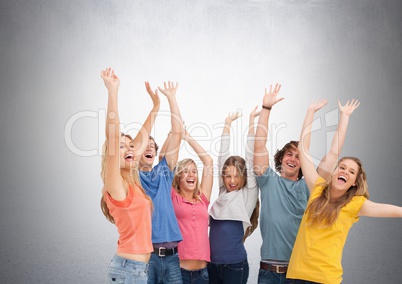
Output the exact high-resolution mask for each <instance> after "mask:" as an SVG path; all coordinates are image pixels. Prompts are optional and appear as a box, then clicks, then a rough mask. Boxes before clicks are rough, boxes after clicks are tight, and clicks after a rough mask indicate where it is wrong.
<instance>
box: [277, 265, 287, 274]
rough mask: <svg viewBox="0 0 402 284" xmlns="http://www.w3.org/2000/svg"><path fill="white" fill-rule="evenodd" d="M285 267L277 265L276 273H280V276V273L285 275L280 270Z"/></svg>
mask: <svg viewBox="0 0 402 284" xmlns="http://www.w3.org/2000/svg"><path fill="white" fill-rule="evenodd" d="M283 267H285V266H280V265H276V266H275V272H276V273H279V274H280V273H284V272H281V271H280V269H281V268H283Z"/></svg>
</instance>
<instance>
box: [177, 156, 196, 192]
mask: <svg viewBox="0 0 402 284" xmlns="http://www.w3.org/2000/svg"><path fill="white" fill-rule="evenodd" d="M179 178H180V179H179V182H178V184H179V188H180V191H191V192H193V191H194V190H196V189H197V186H198V170H197V166H196V165H195V164H194V163H193V162H190V163H188V164H187V165H186V166H185V167H184V168H183V170H182V171H181V173H180V177H179Z"/></svg>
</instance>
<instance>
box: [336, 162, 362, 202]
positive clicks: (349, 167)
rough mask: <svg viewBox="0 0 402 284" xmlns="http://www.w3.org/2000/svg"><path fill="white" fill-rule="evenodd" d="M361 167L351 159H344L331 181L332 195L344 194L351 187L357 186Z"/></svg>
mask: <svg viewBox="0 0 402 284" xmlns="http://www.w3.org/2000/svg"><path fill="white" fill-rule="evenodd" d="M358 174H359V165H358V164H357V163H356V162H355V161H353V160H351V159H343V160H341V161H340V162H339V165H338V166H337V167H336V169H335V171H334V173H333V174H332V181H331V190H332V192H331V194H333V195H335V196H337V195H339V194H344V193H345V192H346V191H347V190H348V189H349V188H350V187H352V186H355V185H356V179H357V175H358Z"/></svg>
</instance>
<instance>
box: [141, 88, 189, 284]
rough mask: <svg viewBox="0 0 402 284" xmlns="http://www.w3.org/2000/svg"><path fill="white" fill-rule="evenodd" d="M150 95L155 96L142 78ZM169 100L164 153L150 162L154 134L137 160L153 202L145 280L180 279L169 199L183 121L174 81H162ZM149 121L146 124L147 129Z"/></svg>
mask: <svg viewBox="0 0 402 284" xmlns="http://www.w3.org/2000/svg"><path fill="white" fill-rule="evenodd" d="M146 87H147V91H148V93H149V94H150V95H151V97H155V96H157V90H155V92H153V91H152V89H151V88H150V86H149V83H148V82H146ZM158 89H159V91H160V92H161V93H162V94H164V95H165V96H166V97H167V99H168V102H169V107H170V112H171V124H172V126H171V127H172V128H171V129H172V131H171V133H170V134H169V136H168V139H167V142H165V145H164V148H165V153H164V157H163V158H162V159H161V160H160V162H159V164H157V165H156V166H153V163H154V160H155V156H156V155H157V152H158V145H157V144H156V143H155V140H154V138H152V137H149V141H148V145H147V148H146V150H145V152H144V154H143V155H142V156H141V158H140V161H139V169H140V179H141V185H142V187H143V188H144V190H145V192H146V193H147V194H148V195H149V196H150V197H151V199H152V202H153V212H152V243H153V247H154V252H153V253H152V254H151V258H150V260H149V263H148V264H149V268H148V283H152V284H153V283H182V278H181V271H180V264H179V257H178V254H177V244H178V242H180V241H181V240H182V235H181V233H180V229H179V225H178V223H177V220H176V215H175V213H174V210H173V205H172V199H171V187H172V180H173V170H174V168H175V166H176V163H177V159H178V152H179V147H180V142H181V136H182V133H183V129H182V128H183V122H182V119H181V116H180V111H179V107H178V104H177V101H176V90H177V83H176V84H173V83H171V82H168V83H165V84H164V88H163V89H162V88H160V87H158ZM151 125H152V124H150V125H148V128H149V129H147V131H148V132H150V131H151V129H150V128H152V126H151Z"/></svg>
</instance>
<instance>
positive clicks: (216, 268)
mask: <svg viewBox="0 0 402 284" xmlns="http://www.w3.org/2000/svg"><path fill="white" fill-rule="evenodd" d="M248 273H249V266H248V262H247V259H245V260H244V261H242V262H239V263H231V264H214V263H209V264H208V274H209V283H211V284H236V283H238V284H246V283H247V279H248Z"/></svg>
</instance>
